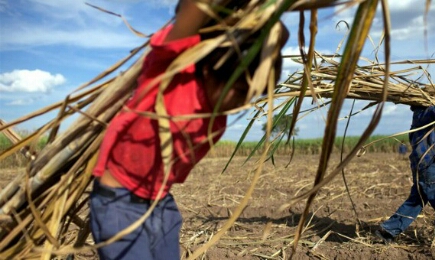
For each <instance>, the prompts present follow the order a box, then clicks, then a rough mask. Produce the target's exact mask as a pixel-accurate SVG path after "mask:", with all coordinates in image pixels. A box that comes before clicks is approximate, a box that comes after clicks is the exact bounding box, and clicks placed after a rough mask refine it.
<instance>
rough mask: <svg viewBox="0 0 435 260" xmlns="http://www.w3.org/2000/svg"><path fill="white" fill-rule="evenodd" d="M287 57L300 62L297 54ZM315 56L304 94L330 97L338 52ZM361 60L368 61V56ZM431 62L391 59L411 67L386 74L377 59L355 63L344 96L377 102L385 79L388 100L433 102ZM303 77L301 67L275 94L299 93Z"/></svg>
mask: <svg viewBox="0 0 435 260" xmlns="http://www.w3.org/2000/svg"><path fill="white" fill-rule="evenodd" d="M288 57H289V58H292V59H293V60H294V61H296V62H298V63H302V60H301V58H300V57H297V56H288ZM314 57H315V60H316V61H317V62H316V63H315V64H314V65H313V66H312V67H311V71H310V74H311V79H310V81H311V85H310V87H309V88H308V89H307V91H306V92H305V93H304V95H306V96H313V97H314V98H316V97H325V98H330V97H332V93H333V92H334V83H335V79H336V78H337V74H338V69H339V65H340V61H339V58H340V55H322V54H320V53H317V52H315V54H314ZM363 60H366V61H368V59H367V58H365V59H363ZM434 63H435V59H427V60H404V61H397V62H393V63H392V64H394V65H401V66H402V67H403V66H410V67H409V68H406V69H403V68H402V69H400V70H396V71H391V72H390V73H389V74H388V75H387V74H386V73H385V64H379V62H376V61H371V62H368V65H364V66H362V65H361V66H358V67H357V68H356V70H355V71H354V74H353V76H352V81H351V83H350V86H349V90H348V93H347V98H350V99H361V100H370V101H374V102H380V101H381V100H382V92H383V89H384V81H385V80H388V85H387V90H388V95H387V98H386V100H387V101H390V102H393V103H396V104H407V105H414V106H426V107H427V106H431V105H434V104H435V85H434V84H433V83H432V82H431V78H430V73H429V72H428V71H427V70H426V69H425V67H427V66H429V65H430V64H434ZM303 76H304V71H303V70H300V71H297V72H295V73H293V74H291V75H290V76H289V77H288V78H287V80H285V82H284V83H282V84H280V85H279V91H278V92H279V94H277V95H276V96H277V97H282V96H299V95H300V94H301V83H302V79H303Z"/></svg>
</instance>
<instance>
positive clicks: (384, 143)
mask: <svg viewBox="0 0 435 260" xmlns="http://www.w3.org/2000/svg"><path fill="white" fill-rule="evenodd" d="M20 135H22V136H25V133H20ZM381 139H383V140H381ZM407 139H408V137H407V136H406V135H403V136H400V137H398V138H388V136H383V135H376V136H372V137H370V139H369V141H368V142H367V143H370V142H372V141H375V140H381V141H378V142H375V143H374V144H373V145H370V146H368V147H367V150H366V151H367V152H369V153H396V152H397V149H398V146H399V144H400V141H404V142H405V144H407ZM358 140H359V136H350V137H346V139H345V142H344V145H343V151H344V152H345V153H346V152H348V151H350V149H351V148H352V147H354V146H355V144H356V143H357V142H358ZM342 142H343V138H342V137H337V138H336V139H335V142H334V150H333V151H334V152H340V151H341V146H342ZM46 143H47V137H42V138H40V140H39V142H38V143H37V144H36V145H35V147H36V148H35V149H36V151H39V150H40V149H42V147H44V145H45V144H46ZM236 144H237V143H236V142H233V141H220V142H218V143H217V144H216V146H215V147H214V149H213V150H212V151H211V152H210V154H209V156H211V157H229V156H230V155H231V154H232V152H233V151H234V149H235V147H236ZM11 145H12V143H11V141H9V140H8V139H7V138H6V137H5V136H4V135H3V134H1V133H0V152H1V151H4V150H5V149H7V148H8V147H10V146H11ZM257 145H258V142H255V141H253V142H243V143H242V145H241V146H240V148H239V150H238V151H237V153H236V155H237V156H246V157H247V156H249V155H250V154H251V153H252V151H253V150H254V149H255V147H256V146H257ZM277 145H278V147H277V148H276V150H275V153H274V154H275V155H288V154H290V153H291V151H292V150H294V151H295V153H296V154H319V153H320V149H321V146H322V138H314V139H299V138H297V137H296V138H295V140H294V142H293V140H291V141H290V143H289V144H286V141H285V140H282V141H281V142H280V143H278V144H277ZM293 145H294V148H293ZM260 153H261V149H260V150H257V151H256V153H255V154H256V155H260ZM26 162H27V160H26V159H25V158H24V156H23V155H22V154H19V153H17V154H14V155H12V156H9V157H8V158H6V159H5V160H3V161H1V162H0V168H13V167H24V166H25V165H26Z"/></svg>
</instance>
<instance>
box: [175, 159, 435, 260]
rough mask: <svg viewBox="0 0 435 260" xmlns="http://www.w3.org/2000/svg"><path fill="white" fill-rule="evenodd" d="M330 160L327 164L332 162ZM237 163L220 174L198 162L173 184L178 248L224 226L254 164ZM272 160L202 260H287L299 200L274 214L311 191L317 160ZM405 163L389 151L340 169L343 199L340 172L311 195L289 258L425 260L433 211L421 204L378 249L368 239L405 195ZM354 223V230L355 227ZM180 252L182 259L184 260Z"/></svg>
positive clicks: (208, 162) (213, 162)
mask: <svg viewBox="0 0 435 260" xmlns="http://www.w3.org/2000/svg"><path fill="white" fill-rule="evenodd" d="M339 158H340V157H339V155H334V156H333V159H332V160H331V166H334V165H336V164H337V163H338V162H339ZM243 162H244V158H237V159H236V160H235V161H234V162H233V163H232V164H231V165H230V167H229V169H228V170H227V171H226V172H225V173H224V174H220V171H221V170H222V169H223V166H224V165H225V163H226V159H205V160H204V161H202V162H201V163H200V164H199V165H198V166H197V167H196V168H195V170H194V172H193V173H192V174H191V175H190V176H189V178H188V180H187V181H186V182H185V183H184V184H182V185H177V186H176V187H174V189H173V191H172V192H173V194H174V196H175V198H176V200H177V203H178V205H179V208H180V211H181V212H182V215H183V217H184V225H183V228H182V232H181V244H182V247H183V250H184V252H185V255H186V252H187V251H193V250H195V249H196V248H198V247H199V246H201V245H202V244H204V243H205V242H206V241H208V240H210V239H211V238H212V237H213V235H214V234H216V232H217V231H218V230H219V228H220V227H222V225H224V223H225V222H226V220H227V218H228V216H229V215H230V214H231V213H232V211H234V210H235V208H236V207H237V205H238V203H239V202H240V201H241V200H242V197H243V196H244V195H245V193H246V191H247V189H248V186H249V184H250V181H251V179H252V176H253V172H252V171H253V169H254V165H255V161H252V162H249V163H247V164H245V165H243ZM287 164H288V158H284V157H281V158H275V166H273V165H272V163H271V162H270V161H269V162H267V163H266V164H265V166H264V170H263V171H262V177H261V178H260V180H259V182H258V184H257V185H256V188H255V191H254V193H253V196H252V198H251V200H250V202H249V205H248V206H247V208H246V209H245V210H244V211H243V213H242V215H241V216H240V218H239V219H238V220H237V221H236V223H235V225H234V226H233V227H232V228H231V229H230V231H228V232H227V233H226V234H225V235H224V236H223V238H222V239H221V240H220V241H219V242H218V243H217V244H216V245H215V246H213V247H212V248H211V249H209V250H208V251H207V254H206V256H205V257H204V259H287V258H288V257H289V256H290V255H291V253H292V251H291V247H292V241H293V238H294V233H295V230H296V226H297V224H298V221H299V218H300V214H301V212H302V211H303V209H304V206H305V201H300V202H298V203H296V204H295V205H292V206H291V207H286V208H285V210H284V211H280V207H281V206H282V205H283V204H286V203H288V202H289V201H290V199H292V198H293V197H295V196H297V195H299V194H301V193H303V192H304V191H306V190H308V189H309V188H311V187H312V183H313V179H314V176H315V173H316V170H317V164H318V157H317V156H311V155H310V156H295V157H294V158H293V161H292V162H291V164H290V165H289V166H288V167H287V168H286V165H287ZM410 176H411V174H410V170H409V166H408V161H407V160H402V159H399V158H398V157H397V156H396V155H395V154H367V155H364V156H363V157H357V158H355V159H354V160H353V161H352V162H351V163H350V165H348V166H347V167H346V168H345V177H346V181H347V184H348V188H349V194H350V198H351V200H352V201H353V203H354V208H355V210H353V207H352V203H351V200H350V198H349V195H348V193H347V192H346V186H345V185H344V181H343V178H342V176H341V174H340V175H339V176H338V177H337V178H336V179H335V180H334V181H333V182H332V183H330V184H329V185H327V186H325V187H324V188H323V189H322V190H321V191H320V192H319V194H318V196H317V199H316V200H315V202H314V204H313V206H312V207H311V209H310V217H309V223H308V225H307V226H306V228H305V231H304V233H303V237H302V239H301V241H300V244H299V246H298V248H297V251H296V253H295V255H294V257H293V259H396V260H399V259H433V257H432V253H431V252H432V251H431V244H432V241H433V237H434V227H433V223H434V211H433V209H432V208H431V207H430V206H428V207H425V210H424V212H423V213H422V214H421V215H420V216H419V218H418V219H417V220H416V221H415V222H414V223H413V224H412V225H411V227H410V228H409V229H408V230H407V231H406V232H405V233H404V234H402V235H400V236H399V237H398V240H397V242H396V243H394V244H391V245H384V244H382V243H381V241H380V239H378V238H377V237H376V236H375V235H374V231H375V230H376V229H377V228H378V225H379V224H380V222H381V221H382V220H384V219H386V218H388V217H389V216H390V215H391V214H392V213H394V211H395V210H396V209H397V208H398V207H399V206H400V204H401V203H402V202H403V201H404V200H405V199H406V198H407V196H408V192H409V190H410V187H411V179H410ZM359 223H361V225H359ZM185 255H184V256H183V257H185Z"/></svg>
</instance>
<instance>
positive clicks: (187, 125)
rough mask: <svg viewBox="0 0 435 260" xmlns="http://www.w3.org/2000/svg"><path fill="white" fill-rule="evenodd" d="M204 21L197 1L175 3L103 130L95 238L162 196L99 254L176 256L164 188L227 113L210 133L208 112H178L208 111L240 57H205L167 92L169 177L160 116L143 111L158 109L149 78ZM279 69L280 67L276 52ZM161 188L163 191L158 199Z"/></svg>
mask: <svg viewBox="0 0 435 260" xmlns="http://www.w3.org/2000/svg"><path fill="white" fill-rule="evenodd" d="M207 19H208V18H207V16H206V15H205V14H204V13H203V12H202V11H201V10H200V9H199V8H198V7H197V5H196V3H195V1H194V0H181V1H180V2H179V6H178V12H177V15H176V19H175V22H174V23H173V24H172V25H169V26H168V27H166V28H164V29H163V30H161V31H159V32H157V33H156V34H155V35H153V37H152V38H151V41H150V45H151V48H152V49H151V51H150V53H149V54H148V55H147V57H146V58H145V61H144V65H143V71H142V74H141V76H140V77H139V79H138V88H137V89H136V92H135V94H134V95H133V97H132V98H131V99H130V100H129V101H128V103H127V104H126V109H124V110H123V111H121V112H120V113H119V114H118V115H117V116H116V117H115V118H114V119H113V120H112V122H111V123H110V125H109V127H108V128H107V131H106V135H105V138H104V140H103V142H102V145H101V149H100V155H99V159H98V162H97V165H96V167H95V169H94V172H93V174H94V176H95V177H96V178H95V181H94V188H93V192H92V194H91V204H90V205H91V230H92V234H93V236H94V240H95V242H96V243H100V242H104V241H107V240H109V239H110V238H112V237H113V236H114V235H116V234H117V233H118V232H120V231H121V230H123V229H125V228H126V227H128V226H130V225H131V224H132V223H134V222H135V221H136V220H137V219H139V218H140V217H142V216H143V215H144V214H145V213H146V212H147V210H148V208H149V207H150V205H151V203H152V202H153V201H154V200H156V199H159V202H158V204H157V206H156V207H155V208H154V209H153V211H152V213H151V215H150V216H149V217H148V218H147V219H146V220H145V222H144V223H143V224H142V225H141V226H140V227H139V228H137V229H136V230H134V231H133V232H131V233H130V234H128V235H126V236H124V237H123V238H121V239H119V240H117V241H115V242H114V243H111V244H109V245H107V246H104V247H101V248H99V249H98V253H99V255H100V258H101V259H179V258H180V252H179V242H178V241H179V230H180V228H181V224H182V219H181V215H180V213H179V211H178V208H177V206H176V204H175V201H174V199H173V197H172V195H171V194H170V193H169V190H170V188H171V186H172V184H174V183H182V182H184V181H185V179H186V177H187V175H188V174H189V172H190V171H191V169H192V168H193V167H194V166H195V164H196V163H198V161H199V160H201V159H202V158H203V157H204V156H205V155H206V154H207V152H208V151H209V149H210V142H209V140H208V139H209V138H211V139H212V143H216V142H217V141H218V140H219V138H220V137H221V136H222V134H223V132H224V130H225V127H226V116H217V117H216V118H214V120H213V125H212V128H211V129H212V132H213V135H212V137H209V136H208V134H209V132H208V130H209V126H210V123H211V120H210V118H209V117H200V118H193V119H192V118H190V119H186V118H185V119H182V118H178V119H177V116H178V117H180V116H183V115H193V114H210V113H212V112H213V109H214V108H215V106H216V105H217V103H218V100H219V98H220V96H221V93H222V92H223V89H224V86H225V84H226V80H227V79H228V78H227V77H223V76H222V75H228V74H229V75H231V73H232V72H233V71H234V68H235V67H234V66H236V65H237V63H236V62H234V61H232V60H231V59H230V61H229V62H226V63H225V64H224V65H223V66H222V67H221V68H220V69H218V70H217V71H215V70H213V66H214V63H213V64H210V62H209V60H207V59H208V57H206V58H205V60H203V61H201V62H199V63H197V64H191V65H190V66H187V67H186V68H184V69H183V70H182V71H180V72H179V73H178V74H177V75H175V76H174V77H173V79H172V81H171V82H170V83H169V85H168V87H167V89H166V90H165V91H164V95H163V100H164V104H165V107H166V110H167V113H168V115H170V116H171V117H172V118H175V119H174V120H171V121H170V132H171V135H172V146H173V151H174V152H173V155H172V161H173V164H172V166H171V169H170V170H169V175H168V177H167V181H166V183H164V179H165V174H164V164H163V160H162V156H161V146H160V139H159V135H158V133H159V125H158V121H157V120H156V119H153V118H151V117H149V116H146V115H143V114H140V112H148V113H155V103H156V97H157V95H158V91H159V90H158V86H159V82H157V83H156V82H154V79H155V78H156V77H158V76H159V75H161V74H163V73H164V72H165V71H166V69H167V68H168V66H169V65H170V64H171V63H172V62H173V61H174V60H175V59H176V58H177V57H178V55H180V54H181V53H183V52H184V51H186V50H188V49H189V48H192V47H194V46H196V45H197V44H198V43H200V41H201V36H200V35H199V34H198V30H199V29H200V28H201V27H202V26H203V25H204V24H205V23H206V22H207ZM281 29H282V31H283V33H282V35H281V36H280V38H281V39H280V40H281V42H282V45H284V43H285V41H286V40H287V38H288V32H287V31H286V29H285V28H284V27H283V26H281ZM234 56H236V55H234ZM231 63H232V64H231ZM234 64H236V65H234ZM255 66H256V65H254V68H253V69H255ZM250 69H251V68H250ZM276 69H277V71H280V69H281V57H280V56H279V57H278V58H277V61H276ZM248 88H249V85H248V83H247V82H246V79H245V77H244V76H241V77H240V78H239V79H238V80H237V81H236V83H235V84H234V85H233V86H232V88H231V89H230V90H229V92H228V93H227V95H226V96H225V98H224V99H223V101H222V103H221V105H220V106H219V110H220V111H226V110H229V109H233V108H236V107H238V106H241V105H243V104H244V103H245V102H246V93H247V91H248ZM160 189H163V194H161V196H159V197H158V195H157V194H158V193H159V190H160Z"/></svg>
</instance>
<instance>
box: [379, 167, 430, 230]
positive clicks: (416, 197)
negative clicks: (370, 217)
mask: <svg viewBox="0 0 435 260" xmlns="http://www.w3.org/2000/svg"><path fill="white" fill-rule="evenodd" d="M412 177H413V182H414V184H413V185H412V187H411V193H410V195H409V197H408V199H407V200H406V201H405V202H404V203H403V204H402V205H401V206H400V207H399V209H397V211H396V213H394V215H393V216H391V217H390V218H389V219H388V220H387V221H385V222H384V223H382V224H381V227H382V228H383V229H385V231H387V232H388V233H390V234H391V235H392V236H394V237H395V236H397V235H399V234H400V233H402V232H403V231H405V229H406V228H408V227H409V225H411V223H412V222H413V221H414V220H415V219H416V218H417V216H418V214H420V212H421V211H422V210H423V207H424V206H425V205H426V204H427V203H428V202H429V203H430V205H431V206H432V207H433V208H435V164H432V165H431V166H429V168H428V169H426V171H424V172H422V173H419V178H418V180H417V178H416V176H415V174H413V176H412ZM417 185H418V187H419V190H420V192H419V190H418V188H417Z"/></svg>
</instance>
